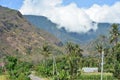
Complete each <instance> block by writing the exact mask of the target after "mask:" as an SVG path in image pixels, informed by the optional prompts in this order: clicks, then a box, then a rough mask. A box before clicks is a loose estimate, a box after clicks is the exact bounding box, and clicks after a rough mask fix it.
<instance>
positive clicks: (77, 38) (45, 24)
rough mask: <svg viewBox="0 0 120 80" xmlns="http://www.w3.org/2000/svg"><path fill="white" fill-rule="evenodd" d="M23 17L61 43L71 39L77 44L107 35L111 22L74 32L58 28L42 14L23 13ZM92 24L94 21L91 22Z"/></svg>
mask: <svg viewBox="0 0 120 80" xmlns="http://www.w3.org/2000/svg"><path fill="white" fill-rule="evenodd" d="M24 16H25V18H26V19H27V20H28V21H30V22H31V23H32V24H33V25H35V26H37V27H38V28H42V29H44V30H46V31H48V32H50V33H52V34H53V35H55V36H56V37H57V38H59V39H60V40H61V41H62V42H63V43H65V42H67V41H72V42H74V43H78V44H84V43H89V42H90V41H92V40H94V39H95V38H97V37H98V36H99V35H107V34H108V33H109V29H110V26H111V24H109V23H99V24H98V29H97V30H96V31H94V30H90V31H89V32H87V33H81V34H79V33H76V32H67V31H66V30H65V29H64V28H61V29H58V28H57V27H56V26H57V24H55V23H53V22H51V21H50V20H49V19H47V18H46V17H44V16H34V15H24ZM93 24H94V23H93Z"/></svg>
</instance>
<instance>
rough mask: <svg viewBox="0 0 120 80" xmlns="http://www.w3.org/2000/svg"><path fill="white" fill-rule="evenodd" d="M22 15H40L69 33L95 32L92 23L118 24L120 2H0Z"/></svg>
mask: <svg viewBox="0 0 120 80" xmlns="http://www.w3.org/2000/svg"><path fill="white" fill-rule="evenodd" d="M0 5H2V6H5V7H9V8H12V9H16V10H19V11H20V12H21V13H22V14H24V15H40V16H45V17H47V18H49V19H50V20H51V21H52V22H54V23H57V24H58V25H59V26H57V27H58V28H61V27H63V26H64V27H65V29H66V30H68V31H71V32H79V33H81V32H84V33H85V32H87V31H89V30H90V29H93V30H96V29H97V25H93V24H92V22H93V21H95V22H97V23H98V22H102V23H120V0H0Z"/></svg>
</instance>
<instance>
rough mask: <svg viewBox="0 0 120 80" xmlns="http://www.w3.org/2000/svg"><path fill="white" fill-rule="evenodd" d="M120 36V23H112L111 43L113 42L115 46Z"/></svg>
mask: <svg viewBox="0 0 120 80" xmlns="http://www.w3.org/2000/svg"><path fill="white" fill-rule="evenodd" d="M119 36H120V32H119V28H118V24H112V29H111V31H110V43H113V44H114V46H115V45H117V43H118V37H119Z"/></svg>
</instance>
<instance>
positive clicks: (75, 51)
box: [66, 42, 83, 80]
mask: <svg viewBox="0 0 120 80" xmlns="http://www.w3.org/2000/svg"><path fill="white" fill-rule="evenodd" d="M66 50H67V54H68V61H69V67H70V69H69V74H70V80H75V79H77V77H78V76H80V58H81V57H82V53H81V52H82V51H83V50H82V49H81V48H80V46H79V45H77V44H73V43H71V42H68V43H67V47H66Z"/></svg>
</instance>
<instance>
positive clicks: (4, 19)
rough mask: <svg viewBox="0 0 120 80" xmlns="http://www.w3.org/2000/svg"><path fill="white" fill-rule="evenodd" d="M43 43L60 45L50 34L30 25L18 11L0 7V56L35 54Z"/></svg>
mask: <svg viewBox="0 0 120 80" xmlns="http://www.w3.org/2000/svg"><path fill="white" fill-rule="evenodd" d="M45 43H49V44H51V45H53V46H58V45H59V44H61V42H60V40H58V39H57V38H56V37H54V36H53V35H51V34H50V33H48V32H45V31H44V30H41V29H37V28H35V27H34V26H33V25H31V24H30V23H29V22H28V21H27V20H26V19H25V18H24V17H23V16H22V14H21V13H20V12H19V11H15V10H12V9H8V8H5V7H1V6H0V56H2V55H5V54H4V53H6V54H17V53H21V54H28V53H35V51H36V50H38V49H40V48H41V46H43V45H44V44H45Z"/></svg>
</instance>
